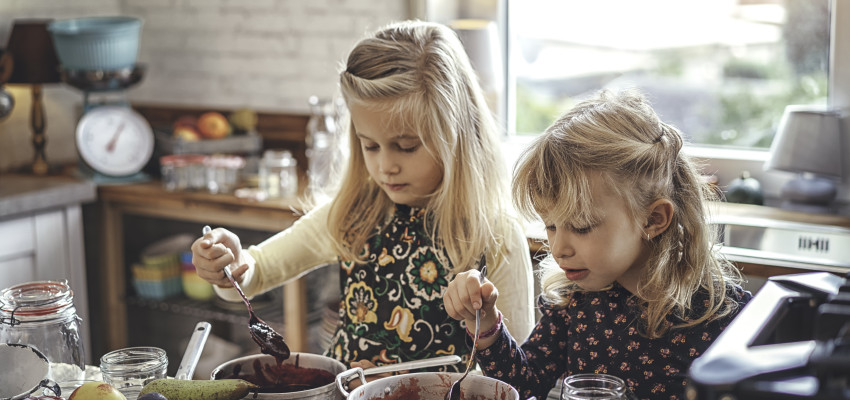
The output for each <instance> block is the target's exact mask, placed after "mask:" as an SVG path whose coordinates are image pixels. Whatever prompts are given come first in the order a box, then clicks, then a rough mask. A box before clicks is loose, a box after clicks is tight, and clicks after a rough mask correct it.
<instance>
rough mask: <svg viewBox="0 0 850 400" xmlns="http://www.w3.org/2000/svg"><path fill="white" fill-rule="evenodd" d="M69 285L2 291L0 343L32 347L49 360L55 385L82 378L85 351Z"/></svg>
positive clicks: (21, 286)
mask: <svg viewBox="0 0 850 400" xmlns="http://www.w3.org/2000/svg"><path fill="white" fill-rule="evenodd" d="M81 321H82V320H81V319H80V317H79V316H77V310H76V308H75V307H74V292H73V291H72V290H71V288H70V287H69V286H68V283H67V282H64V281H63V282H56V281H34V282H27V283H22V284H19V285H15V286H12V287H9V288H6V289H3V290H2V291H0V342H2V343H20V344H26V345H30V346H33V347H35V348H37V349H38V350H39V351H41V352H42V353H43V354H44V356H45V357H47V360H48V361H50V374H49V375H48V376H47V378H49V379H52V380H53V381H54V382H65V381H70V380H79V379H83V377H84V374H85V369H86V360H85V350H84V349H83V342H82V340H81V337H80V322H81Z"/></svg>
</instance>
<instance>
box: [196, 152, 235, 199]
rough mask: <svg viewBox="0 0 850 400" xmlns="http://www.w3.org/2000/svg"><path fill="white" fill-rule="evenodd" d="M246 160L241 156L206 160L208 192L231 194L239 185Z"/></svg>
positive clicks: (220, 156)
mask: <svg viewBox="0 0 850 400" xmlns="http://www.w3.org/2000/svg"><path fill="white" fill-rule="evenodd" d="M243 167H245V159H244V158H242V157H239V156H228V155H221V154H217V155H213V156H208V157H206V158H204V168H205V169H206V175H207V190H208V191H209V192H210V193H212V194H216V193H230V192H232V191H233V189H235V188H236V185H237V184H239V173H240V172H241V171H242V168H243Z"/></svg>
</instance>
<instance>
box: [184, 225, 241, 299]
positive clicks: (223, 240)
mask: <svg viewBox="0 0 850 400" xmlns="http://www.w3.org/2000/svg"><path fill="white" fill-rule="evenodd" d="M241 256H242V244H241V242H240V241H239V237H238V236H236V234H234V233H233V232H230V231H228V230H227V229H224V228H216V229H213V230H212V231H210V232H209V233H207V234H205V235H204V236H202V237H200V238H198V239H197V240H195V242H194V243H192V264H194V265H195V270H196V271H197V273H198V276H200V277H201V278H203V279H204V280H205V281H207V282H209V283H212V284H214V285H218V286H219V287H223V288H229V287H232V285H231V284H230V281H229V280H228V279H227V276H225V275H224V267H225V266H227V265H230V264H234V266H236V267H234V268H231V270H230V272H231V273H232V274H233V279H235V280H236V281H237V282H241V281H242V274H244V273H245V271H247V270H248V265H247V264H246V263H244V262H243V261H241Z"/></svg>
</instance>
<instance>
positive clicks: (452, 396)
mask: <svg viewBox="0 0 850 400" xmlns="http://www.w3.org/2000/svg"><path fill="white" fill-rule="evenodd" d="M486 276H487V266H486V265H482V266H481V273H480V274H479V275H478V281H479V282H480V283H484V278H486ZM479 332H481V309H480V308H479V309H477V310H475V338H474V339H473V341H472V352H471V353H470V354H469V360H468V361H467V362H466V372H464V373H463V376H461V377H460V379H458V380H457V382H455V383H454V384H453V385H452V386H451V387H449V391H448V392H446V400H460V381H462V380H464V378H466V376H467V375H469V369H470V368H472V363H473V362H475V351H476V350H478V333H479Z"/></svg>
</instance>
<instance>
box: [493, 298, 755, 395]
mask: <svg viewBox="0 0 850 400" xmlns="http://www.w3.org/2000/svg"><path fill="white" fill-rule="evenodd" d="M727 296H730V297H731V298H732V299H734V300H735V301H736V302H737V303H738V305H739V307H738V309H737V310H736V311H735V312H734V313H732V314H730V315H727V316H726V317H723V318H720V319H716V320H714V321H711V322H708V323H703V324H700V325H695V326H691V327H688V328H685V329H677V330H668V332H667V333H666V334H665V335H664V336H662V337H661V338H658V339H648V338H646V337H645V336H642V335H640V334H639V331H638V327H637V323H636V321H638V320H639V319H640V317H641V312H640V308H639V307H638V305H637V302H636V300H635V297H634V296H632V294H631V293H630V292H629V291H628V290H626V289H625V288H623V287H622V286H620V285H619V284H617V283H615V284H614V286H613V287H612V288H611V289H609V290H605V291H599V292H576V293H573V295H572V298H571V300H570V302H569V303H568V305H567V307H565V308H562V309H556V308H552V307H550V306H547V305H544V304H543V303H542V302H539V301H538V305H539V306H540V309H541V311H542V313H543V316H542V317H541V319H540V320H539V321H538V323H537V325H536V326H535V328H534V330H533V331H532V332H531V335H530V336H529V338H528V340H527V341H526V342H525V343H524V344H523V345H522V346H521V347H519V346H518V344H517V342H516V341H515V340H514V339H513V338H512V337H511V336H510V334H509V333H508V332H507V330H506V329H504V328H502V329H501V332H500V333H499V335H500V336H499V338H498V339H497V341H496V342H495V343H493V344H492V345H490V346H489V347H488V348H486V349H483V350H482V351H480V352H478V354H476V359H477V361H478V363H479V365H481V367H482V370H483V371H484V374H485V375H487V376H490V377H493V378H496V379H499V380H502V381H504V382H507V383H509V384H511V385H512V386H514V387H515V388H516V389H517V390H518V391H519V393H520V398H523V399H525V398H528V397H530V396H536V397H537V398H538V399H545V398H546V397H547V394H548V393H549V391H550V389H552V388H553V387H554V386H555V385H556V384H557V383H558V382H557V381H558V380H559V379H560V378H561V377H563V376H565V375H573V374H580V373H603V374H609V375H614V376H617V377H620V378H621V379H623V380H624V381H625V382H626V386H627V387H628V388H629V389H630V390H631V392H632V394H633V395H634V396H633V397H637V398H639V399H653V400H658V399H684V398H685V396H684V392H685V385H686V383H687V381H686V379H687V372H688V368H689V366H690V365H691V363H692V362H693V360H694V359H696V358H697V357H699V356H700V355H702V354H703V352H705V350H706V349H708V347H709V345H711V343H712V342H713V341H714V339H716V338H717V336H718V335H719V334H720V332H721V331H723V329H725V328H726V326H728V325H729V323H730V322H731V321H732V319H733V318H734V316H735V315H737V312H738V311H739V310H740V309H741V307H742V306H743V305H744V304H746V303H747V302H748V301H749V300H750V299H751V298H752V294H750V292H747V291H744V290H743V289H741V288H740V287H737V286H735V287H730V289H729V291H728V293H727ZM692 301H693V303H692V304H693V306H694V312H700V311H701V310H705V307H706V305H707V304H708V303H707V295H706V294H705V293H698V294H697V296H695V297H694V299H692ZM670 322H672V321H670Z"/></svg>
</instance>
